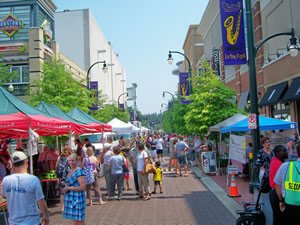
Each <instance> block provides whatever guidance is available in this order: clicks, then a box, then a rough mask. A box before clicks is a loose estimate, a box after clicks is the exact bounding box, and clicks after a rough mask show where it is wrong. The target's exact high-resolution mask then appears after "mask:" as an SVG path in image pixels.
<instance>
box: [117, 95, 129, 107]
mask: <svg viewBox="0 0 300 225" xmlns="http://www.w3.org/2000/svg"><path fill="white" fill-rule="evenodd" d="M125 94H126V95H127V92H124V93H122V94H120V95H119V97H118V107H119V108H121V107H120V98H121V97H122V96H123V95H125ZM124 106H125V105H124Z"/></svg>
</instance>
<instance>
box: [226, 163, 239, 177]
mask: <svg viewBox="0 0 300 225" xmlns="http://www.w3.org/2000/svg"><path fill="white" fill-rule="evenodd" d="M232 172H234V174H238V173H239V168H238V166H236V165H229V166H228V167H227V174H228V175H230V174H232Z"/></svg>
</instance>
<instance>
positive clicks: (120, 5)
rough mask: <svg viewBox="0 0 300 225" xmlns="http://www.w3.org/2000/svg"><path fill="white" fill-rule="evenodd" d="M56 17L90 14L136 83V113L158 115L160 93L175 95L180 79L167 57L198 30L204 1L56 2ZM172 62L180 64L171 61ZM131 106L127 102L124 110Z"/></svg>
mask: <svg viewBox="0 0 300 225" xmlns="http://www.w3.org/2000/svg"><path fill="white" fill-rule="evenodd" d="M54 2H55V4H56V5H57V7H58V11H62V10H64V9H71V10H72V9H83V8H90V10H91V12H92V14H93V15H94V17H95V18H96V20H97V22H98V25H99V26H100V28H101V30H102V31H103V33H104V35H105V37H106V39H107V40H108V41H110V42H111V43H112V45H113V47H114V50H115V52H116V53H118V54H119V59H120V61H121V63H122V65H123V66H124V68H125V70H126V72H127V86H131V83H137V85H138V87H137V107H138V109H139V110H140V111H141V112H142V113H143V114H147V113H154V112H157V113H159V111H160V109H161V104H162V103H167V102H168V100H169V99H171V96H170V95H166V97H165V98H163V97H162V92H163V91H169V92H171V93H175V91H176V90H177V83H178V77H176V76H174V75H172V73H171V71H172V70H173V69H175V68H176V66H175V63H174V64H173V65H171V66H170V65H169V64H168V63H167V57H168V51H169V50H174V51H182V52H183V50H182V46H183V42H184V40H185V36H186V34H187V30H188V27H189V25H191V24H199V22H200V20H201V18H202V15H203V12H204V10H205V8H206V6H207V2H208V0H185V1H183V0H151V1H150V0H101V1H99V0H84V1H83V0H76V1H74V0H54ZM173 58H174V62H177V61H180V60H182V59H183V58H182V57H181V56H180V55H175V54H174V55H173ZM131 104H132V103H130V102H128V105H131Z"/></svg>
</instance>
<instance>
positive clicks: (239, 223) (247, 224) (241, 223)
mask: <svg viewBox="0 0 300 225" xmlns="http://www.w3.org/2000/svg"><path fill="white" fill-rule="evenodd" d="M235 224H236V225H257V223H256V219H255V217H254V216H241V217H239V218H238V219H237V220H236V221H235Z"/></svg>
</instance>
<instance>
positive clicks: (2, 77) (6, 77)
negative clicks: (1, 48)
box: [0, 63, 18, 85]
mask: <svg viewBox="0 0 300 225" xmlns="http://www.w3.org/2000/svg"><path fill="white" fill-rule="evenodd" d="M10 67H11V66H10V65H5V64H3V63H0V85H3V84H6V83H9V82H10V81H11V80H12V79H14V78H15V77H16V76H17V75H18V74H17V73H16V72H15V71H14V72H12V73H11V72H9V69H10Z"/></svg>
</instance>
